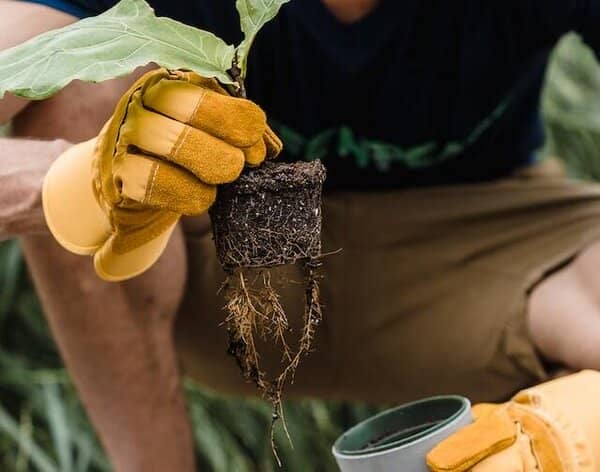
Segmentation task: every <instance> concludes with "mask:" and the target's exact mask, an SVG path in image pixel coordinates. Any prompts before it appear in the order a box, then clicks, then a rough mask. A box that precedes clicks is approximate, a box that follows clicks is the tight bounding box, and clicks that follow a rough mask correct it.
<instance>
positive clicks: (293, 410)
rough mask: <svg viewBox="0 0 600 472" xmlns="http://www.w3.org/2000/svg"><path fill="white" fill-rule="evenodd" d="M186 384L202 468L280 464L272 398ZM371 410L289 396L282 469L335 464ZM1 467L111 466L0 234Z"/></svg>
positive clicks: (63, 470)
mask: <svg viewBox="0 0 600 472" xmlns="http://www.w3.org/2000/svg"><path fill="white" fill-rule="evenodd" d="M185 390H186V394H187V397H188V399H189V411H190V415H191V418H192V421H193V424H194V425H195V426H196V427H195V430H194V434H195V438H196V446H197V455H198V459H199V463H200V465H201V466H202V470H204V471H215V472H230V471H235V472H252V471H261V472H262V471H265V472H266V471H271V470H273V471H274V470H280V469H278V467H277V466H275V464H274V459H273V455H272V452H271V445H270V437H269V431H270V422H271V413H272V411H271V406H270V405H269V404H267V403H265V402H262V401H260V400H256V399H226V398H221V397H218V396H216V395H214V394H211V393H208V392H205V391H203V390H201V389H200V388H198V387H197V386H196V385H194V384H193V383H191V382H189V381H188V382H186V385H185ZM373 411H374V410H373V408H368V407H364V406H358V405H352V406H350V405H342V404H333V403H329V404H328V403H324V402H318V401H300V402H287V404H286V408H285V412H286V418H287V422H288V426H289V429H290V433H291V436H292V438H293V442H294V449H293V450H292V448H291V447H290V445H289V443H288V441H287V440H286V439H285V437H284V435H283V434H282V433H281V431H278V434H277V443H278V451H279V453H280V456H281V458H282V461H283V463H284V467H283V469H282V470H285V471H290V472H301V471H302V472H306V471H328V470H335V468H334V462H333V458H332V457H331V454H330V447H331V444H332V443H333V441H334V440H335V438H336V437H337V436H338V435H339V434H341V433H342V432H343V430H344V429H345V428H346V427H348V426H350V425H352V424H354V423H356V422H357V421H359V420H361V419H363V418H366V417H368V416H370V415H371V414H372V413H373ZM0 470H1V471H3V472H4V471H6V472H21V471H29V470H35V471H38V470H39V471H41V472H82V471H108V470H110V468H109V466H108V464H107V462H106V459H105V457H104V454H103V452H102V450H101V448H100V446H99V445H98V442H97V439H96V437H95V435H94V433H93V431H92V429H91V428H90V425H89V423H88V421H87V419H86V416H85V413H84V411H83V409H82V407H81V405H80V403H79V401H78V399H77V395H76V393H75V391H74V390H73V387H72V385H71V383H70V381H69V378H68V375H67V373H66V371H65V370H64V368H63V366H62V363H61V361H60V358H59V356H58V354H57V352H56V348H55V346H54V343H53V341H52V339H51V337H50V333H49V331H48V327H47V325H46V323H45V321H44V318H43V316H42V311H41V307H40V304H39V302H38V299H37V297H36V296H35V292H34V290H33V286H32V284H31V282H30V280H29V278H28V276H27V273H26V270H25V267H24V265H23V261H22V257H21V252H20V251H19V247H18V245H17V243H16V242H14V241H11V242H5V243H2V244H0Z"/></svg>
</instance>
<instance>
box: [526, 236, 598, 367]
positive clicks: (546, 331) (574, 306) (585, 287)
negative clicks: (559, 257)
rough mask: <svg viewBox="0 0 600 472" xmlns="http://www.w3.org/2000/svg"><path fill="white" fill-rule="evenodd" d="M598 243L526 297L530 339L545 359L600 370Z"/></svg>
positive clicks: (568, 365) (570, 365)
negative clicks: (527, 298) (528, 298)
mask: <svg viewBox="0 0 600 472" xmlns="http://www.w3.org/2000/svg"><path fill="white" fill-rule="evenodd" d="M599 267H600V243H595V244H594V245H592V246H590V247H589V248H588V249H586V250H585V251H583V252H582V253H581V254H580V255H579V256H578V257H577V258H576V259H575V260H574V261H573V262H572V263H571V264H570V265H568V266H567V267H566V268H564V269H562V270H560V271H558V272H556V273H555V274H553V275H551V276H550V277H548V278H547V279H546V280H544V281H543V282H541V283H540V284H539V285H538V286H537V287H536V288H535V290H534V291H533V292H532V294H531V297H530V300H529V328H530V332H531V336H532V339H533V341H534V343H535V344H536V346H537V347H538V349H539V350H540V352H541V353H542V354H543V355H544V356H545V357H546V358H548V359H550V360H553V361H556V362H559V363H561V364H564V365H566V366H567V367H569V368H572V369H596V370H600V277H599V274H598V268H599Z"/></svg>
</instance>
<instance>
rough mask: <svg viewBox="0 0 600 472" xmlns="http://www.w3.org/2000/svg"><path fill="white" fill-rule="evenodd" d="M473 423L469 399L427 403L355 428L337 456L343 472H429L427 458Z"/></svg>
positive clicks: (342, 440) (390, 412)
mask: <svg viewBox="0 0 600 472" xmlns="http://www.w3.org/2000/svg"><path fill="white" fill-rule="evenodd" d="M472 421H473V418H472V416H471V403H470V402H469V400H468V399H466V398H464V397H460V396H440V397H432V398H427V399H425V400H419V401H416V402H412V403H407V404H405V405H402V406H399V407H397V408H393V409H391V410H387V411H384V412H382V413H379V414H378V415H376V416H373V417H372V418H369V419H367V420H365V421H363V422H361V423H359V424H357V425H356V426H354V427H352V428H350V429H349V430H348V431H346V432H345V433H344V434H342V435H341V436H340V437H339V438H338V439H337V441H336V442H335V444H334V445H333V454H334V456H335V458H336V461H337V463H338V465H339V467H340V470H341V471H342V472H399V471H401V472H429V469H428V468H427V464H426V456H427V453H428V452H429V451H430V450H431V449H433V448H434V447H435V446H436V445H438V444H439V443H440V442H442V441H443V440H444V439H446V438H447V437H449V436H450V435H451V434H452V433H454V432H455V431H458V430H459V429H461V428H463V427H464V426H467V425H468V424H470V423H471V422H472Z"/></svg>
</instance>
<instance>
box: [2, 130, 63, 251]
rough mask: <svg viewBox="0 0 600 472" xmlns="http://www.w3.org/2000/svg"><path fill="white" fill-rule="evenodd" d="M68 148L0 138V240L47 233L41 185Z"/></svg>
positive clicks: (47, 143)
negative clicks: (51, 166) (56, 160)
mask: <svg viewBox="0 0 600 472" xmlns="http://www.w3.org/2000/svg"><path fill="white" fill-rule="evenodd" d="M70 145H71V144H70V143H68V142H67V141H64V140H62V139H57V140H54V141H35V140H29V139H11V138H0V240H3V239H8V238H11V237H15V236H24V235H30V234H40V233H44V232H47V228H46V223H45V221H44V215H43V212H42V200H41V190H42V182H43V180H44V176H45V175H46V172H47V171H48V168H49V167H50V164H51V163H52V162H53V161H54V160H55V159H56V158H57V157H58V156H59V155H60V154H61V153H62V152H63V151H65V150H66V149H67V148H68V147H69V146H70Z"/></svg>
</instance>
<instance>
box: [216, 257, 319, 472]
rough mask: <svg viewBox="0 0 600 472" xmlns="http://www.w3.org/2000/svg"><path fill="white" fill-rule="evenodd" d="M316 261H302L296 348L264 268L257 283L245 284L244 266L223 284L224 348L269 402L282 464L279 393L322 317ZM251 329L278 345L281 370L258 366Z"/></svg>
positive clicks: (284, 315) (282, 310)
mask: <svg viewBox="0 0 600 472" xmlns="http://www.w3.org/2000/svg"><path fill="white" fill-rule="evenodd" d="M319 266H320V262H319V261H318V260H317V259H311V260H308V261H306V262H304V267H305V271H306V290H305V308H304V325H303V328H302V332H301V334H300V339H299V340H298V343H297V345H298V348H297V349H296V351H295V352H294V351H293V350H292V349H291V348H290V343H289V342H288V340H287V337H286V336H287V335H289V333H290V332H291V329H290V325H289V321H288V318H287V316H286V314H285V310H284V309H283V306H282V304H281V301H280V299H279V295H278V294H277V292H276V291H275V289H274V288H273V285H272V283H271V274H270V272H269V270H268V269H265V270H264V271H262V272H261V273H260V277H259V278H257V279H256V280H255V281H254V282H258V283H255V284H248V282H247V279H246V273H245V272H246V271H245V270H244V269H238V270H236V271H235V272H233V273H232V274H230V275H229V277H228V279H227V281H226V283H225V285H224V289H225V290H226V292H225V297H226V300H227V304H226V305H225V310H226V311H227V317H226V319H225V325H226V327H227V332H228V335H229V348H228V351H227V352H228V353H229V354H231V355H232V356H234V357H235V359H236V361H237V364H238V366H239V368H240V370H241V371H242V374H243V375H244V378H246V379H247V380H249V381H252V382H253V383H254V384H255V385H256V386H257V387H258V389H259V391H260V392H261V393H262V395H263V397H264V398H265V399H267V400H269V401H270V402H271V404H272V405H273V417H272V424H271V447H272V449H273V453H274V455H275V457H276V459H277V462H278V464H279V465H280V466H281V463H280V461H279V457H278V455H277V450H276V447H275V437H274V427H275V424H276V423H277V421H281V423H282V425H283V428H284V431H285V434H286V436H287V438H288V440H289V441H290V443H292V440H291V437H290V435H289V431H288V429H287V425H286V422H285V417H284V412H283V404H282V394H283V389H284V387H285V384H286V382H288V381H289V382H290V383H293V381H294V375H295V373H296V369H297V368H298V365H299V364H300V361H301V359H302V357H304V356H305V355H306V354H308V353H309V352H311V350H312V346H313V342H314V338H315V331H316V328H317V326H318V325H319V323H320V322H321V320H322V312H321V304H320V300H319V284H318V279H319V277H318V275H317V269H318V267H319ZM254 285H259V288H254ZM255 334H256V335H259V336H262V337H263V338H265V339H267V340H268V338H269V337H270V338H271V339H272V340H273V341H275V342H276V343H277V344H278V345H279V346H281V349H282V359H281V362H282V366H283V370H282V371H281V373H280V374H279V375H277V377H275V378H273V379H272V380H271V379H268V378H267V375H266V373H265V372H264V370H263V369H261V366H260V355H259V353H258V352H257V348H256V344H255V338H254V336H255Z"/></svg>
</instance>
